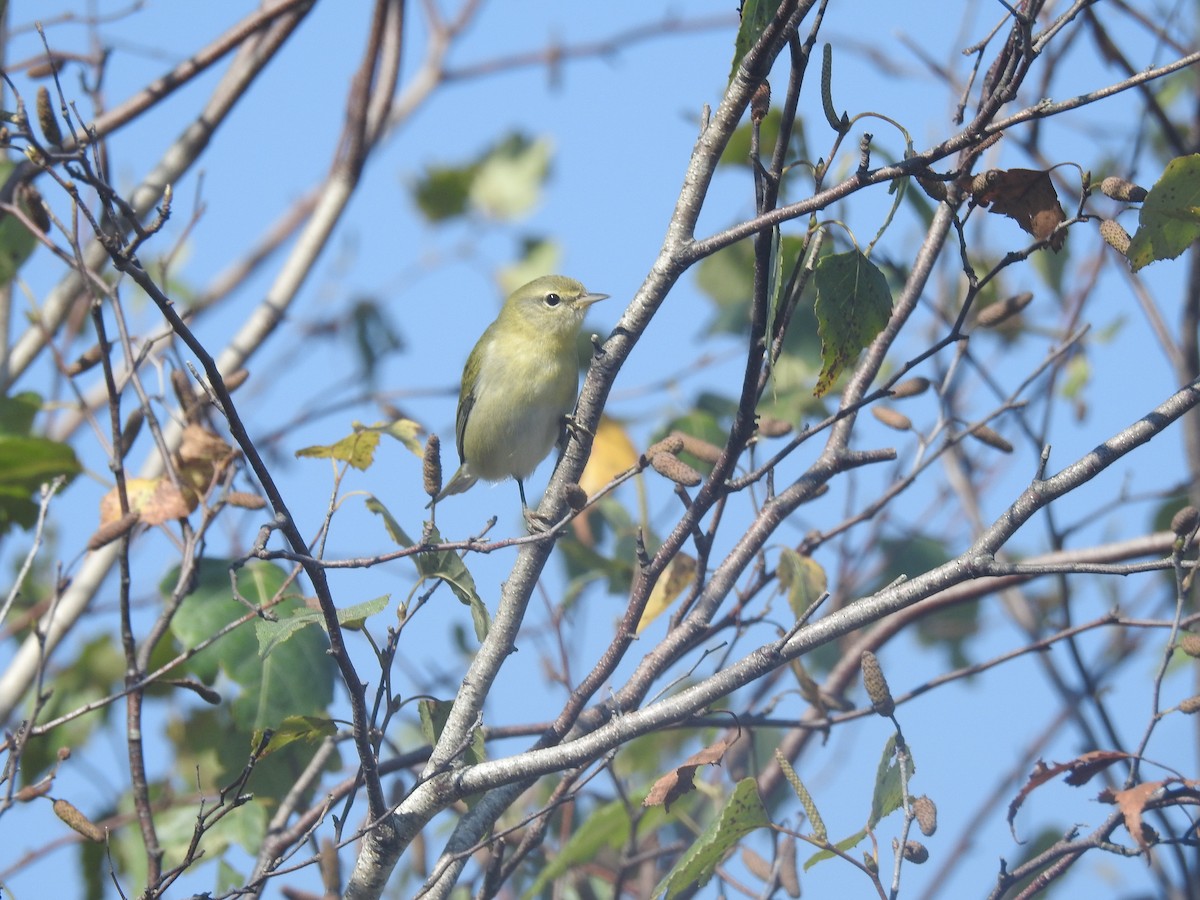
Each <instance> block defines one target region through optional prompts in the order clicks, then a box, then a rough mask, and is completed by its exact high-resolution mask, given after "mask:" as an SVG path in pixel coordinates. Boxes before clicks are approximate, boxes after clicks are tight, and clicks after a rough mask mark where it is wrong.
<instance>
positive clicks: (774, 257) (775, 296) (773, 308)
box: [764, 225, 784, 366]
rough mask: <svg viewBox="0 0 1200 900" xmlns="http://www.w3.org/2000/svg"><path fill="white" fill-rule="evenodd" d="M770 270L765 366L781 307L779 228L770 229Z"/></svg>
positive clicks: (781, 281) (781, 256) (781, 265)
mask: <svg viewBox="0 0 1200 900" xmlns="http://www.w3.org/2000/svg"><path fill="white" fill-rule="evenodd" d="M770 262H771V270H770V277H769V278H768V280H767V330H766V331H765V332H764V334H765V335H766V341H767V348H768V356H767V360H766V361H767V365H768V366H769V365H771V358H770V355H769V353H770V345H771V341H772V339H773V337H774V335H775V320H776V319H777V318H778V317H779V309H780V307H781V306H782V305H783V284H784V279H783V248H782V246H781V245H780V238H779V226H778V225H776V226H775V227H774V228H772V229H771V261H770Z"/></svg>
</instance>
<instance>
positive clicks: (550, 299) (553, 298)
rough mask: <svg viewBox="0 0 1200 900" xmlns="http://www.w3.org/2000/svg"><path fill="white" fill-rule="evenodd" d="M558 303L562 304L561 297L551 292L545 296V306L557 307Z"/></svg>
mask: <svg viewBox="0 0 1200 900" xmlns="http://www.w3.org/2000/svg"><path fill="white" fill-rule="evenodd" d="M560 303H562V297H560V296H558V294H555V293H554V292H551V293H549V294H547V295H546V305H547V306H558V304H560Z"/></svg>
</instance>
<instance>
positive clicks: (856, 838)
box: [804, 828, 867, 872]
mask: <svg viewBox="0 0 1200 900" xmlns="http://www.w3.org/2000/svg"><path fill="white" fill-rule="evenodd" d="M866 836H867V829H865V828H863V829H862V830H861V831H856V832H855V833H854V834H852V835H850V837H848V838H842V839H841V840H840V841H838V842H837V843H836V844H834V845H833V846H835V847H837V848H838V849H839V850H841V851H842V852H843V853H845V852H846V851H848V850H853V849H854V848H855V847H857V846H858V845H859V844H860V843H861V842H862V839H863V838H865V837H866ZM835 856H837V854H836V853H834V852H833V851H832V850H818V851H817V852H816V853H814V854H813V855H812V856H810V857H809V858H808V859H806V860H805V861H804V871H805V872H807V871H808V870H809V869H811V868H812V867H813V866H815V865H816V864H817V863H819V862H821V861H822V860H825V859H833V858H834V857H835Z"/></svg>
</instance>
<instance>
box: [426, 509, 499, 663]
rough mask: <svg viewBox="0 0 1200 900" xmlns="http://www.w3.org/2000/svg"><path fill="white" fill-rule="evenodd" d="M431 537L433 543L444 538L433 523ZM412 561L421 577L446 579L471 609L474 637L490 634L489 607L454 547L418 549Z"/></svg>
mask: <svg viewBox="0 0 1200 900" xmlns="http://www.w3.org/2000/svg"><path fill="white" fill-rule="evenodd" d="M428 540H429V542H430V543H431V544H437V543H440V542H441V540H442V536H441V534H440V533H439V532H438V530H437V529H436V528H434V527H432V526H431V527H430V529H429V536H428ZM413 562H415V563H416V564H417V572H418V573H419V574H420V576H421V578H422V580H424V579H426V578H438V579H440V580H442V581H444V582H446V584H447V585H448V586H449V587H450V590H451V591H453V592H454V596H456V597H457V598H458V601H459V603H461V604H463V606H466V607H468V608H469V609H470V610H471V621H472V622H473V623H474V625H475V637H476V638H477V639H478V640H479V641H480V642H481V643H482V641H483V639H484V638H485V637H487V633H488V628H489V627H491V620H490V618H489V616H488V611H487V607H486V606H484V603H483V600H482V598H480V596H479V593H478V592H477V591H476V590H475V579H474V578H473V577H472V576H471V573H470V571H469V570H468V569H467V566H466V564H465V563H464V562H463V561H462V557H460V556H459V555H458V554H457V553H455V552H454V551H453V550H439V551H437V552H436V553H418V554H417V555H416V556H415V557H413Z"/></svg>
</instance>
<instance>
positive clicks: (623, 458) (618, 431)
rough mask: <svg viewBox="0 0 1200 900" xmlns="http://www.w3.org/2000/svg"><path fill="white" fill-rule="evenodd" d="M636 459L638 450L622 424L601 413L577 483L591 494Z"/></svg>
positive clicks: (631, 464)
mask: <svg viewBox="0 0 1200 900" xmlns="http://www.w3.org/2000/svg"><path fill="white" fill-rule="evenodd" d="M637 461H638V452H637V449H636V448H635V447H634V446H633V441H631V440H630V439H629V434H628V433H627V432H626V431H625V427H624V426H623V425H622V424H621V423H620V422H618V421H617V420H616V419H610V418H609V417H608V416H601V417H600V425H599V426H598V427H597V428H596V437H595V438H594V439H593V441H592V455H591V456H590V457H588V461H587V466H586V467H585V468H584V470H583V475H581V476H580V477H579V486H580V487H581V488H583V489H584V490H585V491H587V494H588V496H589V497H590V496H591V495H592V494H594V493H596V491H598V490H600V488H602V487H604V486H605V485H606V484H608V483H609V482H610V481H612V480H613V479H614V478H616V477H617V476H618V475H620V474H621V473H622V472H624V471H625V470H626V469H629V468H631V467H632V466H634V465H636V464H637Z"/></svg>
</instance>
